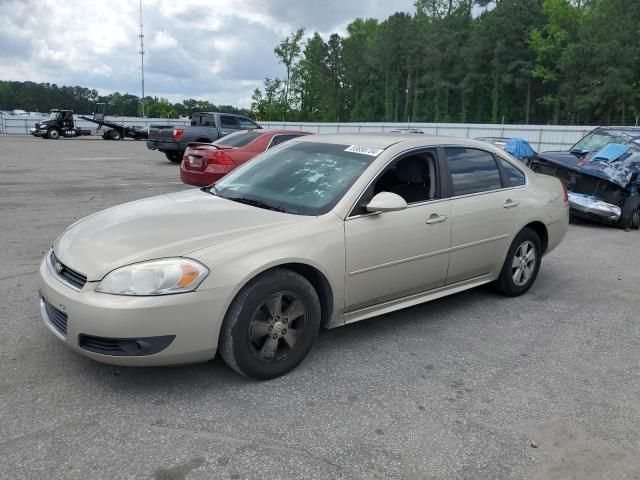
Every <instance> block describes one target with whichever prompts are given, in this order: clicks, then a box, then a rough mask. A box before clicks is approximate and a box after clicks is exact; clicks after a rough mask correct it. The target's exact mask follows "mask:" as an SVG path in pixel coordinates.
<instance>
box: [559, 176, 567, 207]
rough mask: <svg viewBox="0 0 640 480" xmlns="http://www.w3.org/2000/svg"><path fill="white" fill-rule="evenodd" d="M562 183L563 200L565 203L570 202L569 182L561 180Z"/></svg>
mask: <svg viewBox="0 0 640 480" xmlns="http://www.w3.org/2000/svg"><path fill="white" fill-rule="evenodd" d="M560 183H561V184H562V201H563V202H564V203H569V193H568V192H567V184H566V183H564V182H562V181H561V182H560Z"/></svg>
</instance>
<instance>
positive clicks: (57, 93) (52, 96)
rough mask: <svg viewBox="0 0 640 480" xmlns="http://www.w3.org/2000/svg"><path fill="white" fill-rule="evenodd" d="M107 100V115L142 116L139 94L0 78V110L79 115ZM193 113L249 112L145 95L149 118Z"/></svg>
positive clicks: (193, 100)
mask: <svg viewBox="0 0 640 480" xmlns="http://www.w3.org/2000/svg"><path fill="white" fill-rule="evenodd" d="M98 102H99V103H107V104H108V109H107V114H108V115H114V116H122V117H137V116H142V102H141V99H140V97H138V96H136V95H131V94H129V93H119V92H114V93H110V94H108V95H99V94H98V92H97V90H94V89H89V88H85V87H78V86H76V87H67V86H62V87H59V86H58V85H56V84H50V83H34V82H11V81H3V80H0V110H14V109H22V110H26V111H28V112H48V111H49V110H51V109H54V108H61V109H69V110H73V111H74V112H75V113H79V114H90V113H92V112H93V111H94V106H95V104H96V103H98ZM195 112H224V113H240V114H244V115H251V112H250V111H249V110H248V109H246V108H237V107H234V106H233V105H214V104H212V103H211V102H209V101H207V100H196V99H193V98H188V99H186V100H183V101H182V102H179V103H171V102H170V101H169V100H167V99H166V98H162V97H151V96H147V97H145V101H144V114H145V116H147V117H150V118H177V117H179V116H190V115H191V114H193V113H195Z"/></svg>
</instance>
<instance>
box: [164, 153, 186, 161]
mask: <svg viewBox="0 0 640 480" xmlns="http://www.w3.org/2000/svg"><path fill="white" fill-rule="evenodd" d="M183 155H184V152H179V151H177V150H170V151H168V152H164V156H165V157H167V160H169V161H170V162H173V163H180V162H181V161H182V156H183Z"/></svg>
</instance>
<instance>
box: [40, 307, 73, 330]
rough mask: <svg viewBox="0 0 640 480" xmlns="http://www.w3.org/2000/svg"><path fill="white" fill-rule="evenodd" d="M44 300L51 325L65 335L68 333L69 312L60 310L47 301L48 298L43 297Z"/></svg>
mask: <svg viewBox="0 0 640 480" xmlns="http://www.w3.org/2000/svg"><path fill="white" fill-rule="evenodd" d="M42 301H43V302H44V309H45V311H46V312H47V317H49V322H50V323H51V325H52V326H53V327H54V328H55V329H56V330H57V331H58V332H60V333H61V334H63V335H64V336H66V335H67V314H66V313H64V312H63V311H60V310H58V309H57V308H56V307H54V306H53V305H51V304H50V303H49V302H47V300H46V299H44V298H43V299H42Z"/></svg>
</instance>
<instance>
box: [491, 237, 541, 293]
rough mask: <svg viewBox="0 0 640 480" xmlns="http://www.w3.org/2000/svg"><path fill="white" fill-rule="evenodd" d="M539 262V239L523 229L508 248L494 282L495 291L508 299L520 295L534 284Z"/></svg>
mask: <svg viewBox="0 0 640 480" xmlns="http://www.w3.org/2000/svg"><path fill="white" fill-rule="evenodd" d="M541 261H542V243H541V242H540V237H539V236H538V234H537V233H536V232H535V231H534V230H532V229H530V228H524V229H523V230H522V231H521V232H520V233H519V234H518V235H516V238H515V239H514V240H513V243H512V244H511V247H509V252H508V253H507V258H506V259H505V261H504V265H503V266H502V270H501V271H500V276H499V277H498V279H497V280H496V282H495V287H496V289H497V290H498V291H499V292H500V293H502V294H503V295H507V296H509V297H517V296H518V295H522V294H523V293H525V292H526V291H527V290H529V289H530V288H531V285H533V282H535V280H536V277H537V276H538V271H539V270H540V262H541Z"/></svg>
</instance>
